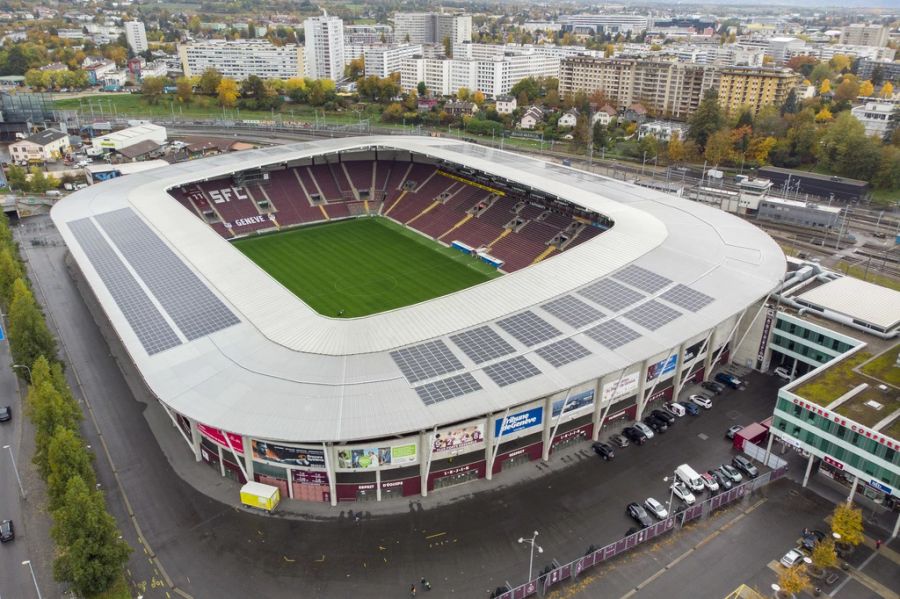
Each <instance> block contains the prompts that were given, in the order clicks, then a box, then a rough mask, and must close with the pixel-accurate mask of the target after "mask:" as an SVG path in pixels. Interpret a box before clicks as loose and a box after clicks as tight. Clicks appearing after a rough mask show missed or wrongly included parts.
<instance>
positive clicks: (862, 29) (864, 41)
mask: <svg viewBox="0 0 900 599" xmlns="http://www.w3.org/2000/svg"><path fill="white" fill-rule="evenodd" d="M840 43H842V44H850V45H855V46H886V45H887V43H888V29H887V27H883V26H881V25H867V24H865V23H854V24H852V25H849V26H847V27H844V28H843V29H841V39H840Z"/></svg>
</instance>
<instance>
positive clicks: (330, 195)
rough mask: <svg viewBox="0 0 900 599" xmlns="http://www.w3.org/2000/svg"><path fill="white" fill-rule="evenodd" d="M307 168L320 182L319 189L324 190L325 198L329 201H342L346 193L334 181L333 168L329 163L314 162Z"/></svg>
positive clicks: (317, 181) (316, 180) (318, 182)
mask: <svg viewBox="0 0 900 599" xmlns="http://www.w3.org/2000/svg"><path fill="white" fill-rule="evenodd" d="M306 170H308V171H309V174H310V176H311V177H312V178H313V179H314V180H315V182H316V183H317V184H318V187H319V189H320V190H322V197H323V199H325V200H328V201H329V202H340V201H341V200H343V199H344V195H343V194H342V193H341V190H340V188H338V185H337V183H335V181H334V175H333V174H332V173H331V168H329V166H328V165H327V164H314V165H312V166H308V167H306Z"/></svg>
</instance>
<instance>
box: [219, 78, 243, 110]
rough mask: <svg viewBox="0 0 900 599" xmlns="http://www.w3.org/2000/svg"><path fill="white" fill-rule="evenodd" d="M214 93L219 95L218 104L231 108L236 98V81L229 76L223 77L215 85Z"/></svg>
mask: <svg viewBox="0 0 900 599" xmlns="http://www.w3.org/2000/svg"><path fill="white" fill-rule="evenodd" d="M216 94H218V96H219V106H224V107H225V108H233V107H234V105H235V103H236V102H237V98H238V84H237V81H235V80H234V79H231V78H229V77H223V78H222V80H221V81H220V82H219V85H218V86H217V87H216Z"/></svg>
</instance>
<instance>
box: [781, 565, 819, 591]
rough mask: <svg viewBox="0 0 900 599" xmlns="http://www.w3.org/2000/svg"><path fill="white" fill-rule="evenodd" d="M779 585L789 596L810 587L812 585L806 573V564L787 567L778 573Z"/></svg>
mask: <svg viewBox="0 0 900 599" xmlns="http://www.w3.org/2000/svg"><path fill="white" fill-rule="evenodd" d="M778 586H780V587H781V591H782V592H783V593H786V594H787V595H788V596H793V595H797V594H799V593H802V592H803V591H805V590H806V589H808V588H809V587H810V586H811V585H810V581H809V576H808V575H807V574H806V565H805V564H799V565H797V566H794V567H793V568H785V569H784V570H783V571H782V572H781V574H779V575H778Z"/></svg>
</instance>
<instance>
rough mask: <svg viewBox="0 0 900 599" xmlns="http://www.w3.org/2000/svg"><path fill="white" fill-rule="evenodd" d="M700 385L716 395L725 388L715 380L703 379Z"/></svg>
mask: <svg viewBox="0 0 900 599" xmlns="http://www.w3.org/2000/svg"><path fill="white" fill-rule="evenodd" d="M700 386H701V387H703V388H704V389H706V390H707V391H709V392H710V393H715V394H716V395H718V394H719V393H721V392H722V391H724V390H725V387H724V386H723V385H721V384H719V383H717V382H715V381H703V382H702V383H700Z"/></svg>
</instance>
